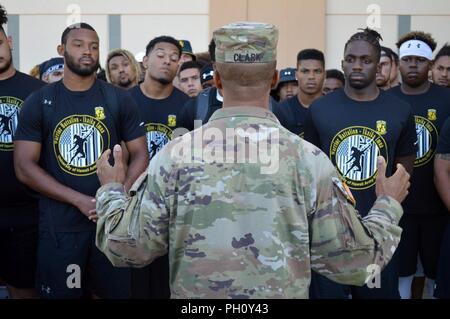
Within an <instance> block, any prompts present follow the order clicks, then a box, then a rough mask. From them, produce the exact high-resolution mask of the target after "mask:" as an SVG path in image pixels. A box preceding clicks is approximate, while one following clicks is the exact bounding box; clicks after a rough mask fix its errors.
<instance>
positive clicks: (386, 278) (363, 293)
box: [309, 252, 400, 299]
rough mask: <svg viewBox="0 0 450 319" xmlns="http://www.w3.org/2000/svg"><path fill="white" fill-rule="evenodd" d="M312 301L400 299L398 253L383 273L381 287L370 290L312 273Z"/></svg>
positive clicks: (365, 286) (380, 281)
mask: <svg viewBox="0 0 450 319" xmlns="http://www.w3.org/2000/svg"><path fill="white" fill-rule="evenodd" d="M309 295H310V299H349V296H350V295H351V296H352V299H400V293H399V291H398V253H397V252H396V253H395V254H394V256H393V257H392V259H391V260H390V261H389V263H388V264H387V265H386V267H385V268H384V269H383V270H382V271H381V276H380V280H379V287H373V288H369V287H368V286H367V285H364V286H362V287H358V286H347V285H341V284H338V283H336V282H334V281H332V280H330V279H328V278H326V277H325V276H322V275H319V274H318V273H316V272H314V271H312V272H311V286H310V288H309Z"/></svg>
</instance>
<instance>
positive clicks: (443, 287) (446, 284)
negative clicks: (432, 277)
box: [434, 223, 450, 299]
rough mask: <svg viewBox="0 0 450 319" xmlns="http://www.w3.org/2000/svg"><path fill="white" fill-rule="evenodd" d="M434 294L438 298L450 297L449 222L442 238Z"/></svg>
mask: <svg viewBox="0 0 450 319" xmlns="http://www.w3.org/2000/svg"><path fill="white" fill-rule="evenodd" d="M434 296H435V297H436V298H439V299H450V223H448V224H447V229H446V230H445V234H444V238H443V239H442V245H441V255H440V256H439V265H438V272H437V277H436V291H435V293H434Z"/></svg>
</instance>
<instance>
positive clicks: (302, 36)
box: [1, 0, 450, 72]
mask: <svg viewBox="0 0 450 319" xmlns="http://www.w3.org/2000/svg"><path fill="white" fill-rule="evenodd" d="M1 3H2V5H3V6H5V7H6V9H7V11H8V13H9V14H10V15H17V17H18V21H19V22H18V24H17V25H18V28H19V34H18V39H13V40H16V43H15V45H16V46H15V51H14V54H15V56H17V58H16V65H19V69H20V70H22V71H24V72H28V71H29V70H30V69H31V68H32V66H33V65H35V64H37V63H40V62H42V61H44V60H46V59H48V58H50V57H53V56H56V55H57V53H56V46H57V45H58V44H59V42H60V36H61V33H62V31H63V30H64V28H65V27H66V26H67V25H68V24H71V23H73V22H76V18H77V17H78V16H77V10H79V13H80V17H79V18H80V19H81V20H83V21H86V22H88V23H90V24H92V25H93V26H94V28H96V29H97V31H98V33H99V36H100V41H101V47H100V51H101V52H100V54H101V63H102V65H103V64H104V59H105V58H106V54H107V52H108V50H110V49H113V48H115V47H116V46H117V43H119V44H120V46H121V47H123V48H127V49H129V50H130V51H131V52H133V53H134V54H138V53H141V54H142V53H143V52H144V51H145V46H146V45H147V43H148V41H149V40H150V39H152V38H153V37H155V36H157V35H162V34H166V35H171V36H174V37H176V38H183V39H188V40H190V41H191V43H192V46H193V49H194V51H195V52H201V51H206V50H207V47H208V43H209V41H210V39H211V36H212V32H213V30H215V29H216V28H218V27H220V26H222V25H224V24H226V23H229V22H234V21H243V20H252V21H260V22H268V23H273V24H275V25H277V27H278V28H279V30H280V38H279V44H278V67H279V68H284V67H287V66H295V64H296V55H297V53H298V51H300V50H301V49H305V48H311V47H314V48H318V49H321V50H324V51H325V53H326V58H327V68H332V67H333V68H339V67H340V63H341V62H340V61H341V60H342V55H343V49H344V44H345V42H346V41H347V40H348V38H349V37H350V36H351V35H352V34H353V33H354V32H356V31H357V28H360V27H365V26H366V25H367V21H368V18H369V17H370V18H373V11H370V10H368V9H373V8H374V7H373V5H376V6H377V7H376V8H378V9H379V10H380V19H379V21H380V25H379V26H378V27H379V28H377V29H378V30H379V31H380V32H381V34H382V36H383V38H384V40H385V41H384V42H383V44H384V45H386V46H389V47H394V43H395V42H396V41H397V39H398V37H399V30H410V29H421V30H425V31H428V32H431V33H432V34H433V35H434V36H435V38H436V39H437V41H438V42H439V47H440V46H442V45H443V44H444V43H445V42H446V41H448V42H450V37H449V36H448V26H449V25H450V0H395V1H391V0H225V1H224V0H191V1H186V0H171V1H160V0H131V1H128V2H123V0H120V1H119V0H76V1H74V0H3V1H2V2H1ZM73 3H76V5H75V6H73V5H72V4H73ZM371 6H372V7H371ZM112 15H116V17H118V19H115V20H114V19H111V17H112ZM400 16H402V17H401V18H399V17H400ZM111 21H115V22H114V23H117V21H119V25H118V26H117V25H116V28H115V29H117V30H120V34H111V33H110V31H109V30H110V27H111V26H110V23H112V22H111ZM374 21H375V22H377V21H376V19H375V20H373V19H369V24H371V23H372V22H374ZM117 41H119V42H117Z"/></svg>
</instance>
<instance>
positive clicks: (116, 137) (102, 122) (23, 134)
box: [15, 80, 144, 231]
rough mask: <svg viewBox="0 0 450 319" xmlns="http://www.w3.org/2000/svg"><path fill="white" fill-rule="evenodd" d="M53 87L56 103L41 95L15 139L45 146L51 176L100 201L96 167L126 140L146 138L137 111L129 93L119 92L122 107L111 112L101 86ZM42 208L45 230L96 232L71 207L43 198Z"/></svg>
mask: <svg viewBox="0 0 450 319" xmlns="http://www.w3.org/2000/svg"><path fill="white" fill-rule="evenodd" d="M53 85H55V87H54V89H55V91H54V92H55V93H56V96H55V97H52V98H51V99H49V100H47V99H45V101H44V102H43V101H42V100H43V93H42V90H40V91H37V92H36V93H34V94H32V95H31V96H30V97H29V98H28V99H27V100H26V101H25V104H24V107H23V109H22V112H21V114H20V123H19V127H18V129H17V133H16V137H15V139H16V140H26V141H33V142H38V143H41V144H42V149H41V160H40V163H41V166H42V167H43V168H44V170H45V171H47V172H48V173H49V174H50V175H51V176H53V177H54V178H55V179H56V180H57V181H58V182H60V183H61V184H64V185H66V186H68V187H70V188H72V189H74V190H76V191H78V192H80V193H83V194H85V195H89V196H95V193H96V191H97V189H98V188H99V187H100V183H99V180H98V177H97V174H96V162H97V160H98V158H99V157H100V156H101V154H102V153H103V152H104V151H106V150H107V149H111V148H112V147H113V146H114V145H115V144H118V143H120V141H121V140H123V141H125V142H128V141H132V140H134V139H136V138H138V137H140V136H143V135H144V132H143V130H142V127H141V126H140V123H141V120H140V117H139V112H138V110H137V106H136V104H135V103H134V101H133V99H132V98H131V96H130V95H129V94H128V93H127V92H126V91H124V90H122V89H118V88H114V90H116V96H117V99H118V107H117V108H116V109H114V107H112V106H108V105H107V103H106V97H104V96H103V93H102V91H101V88H100V83H99V80H96V81H95V83H94V85H93V86H92V87H91V88H90V89H89V90H87V91H83V92H74V91H70V90H68V89H67V88H66V87H65V86H64V84H63V83H62V81H60V82H58V83H56V84H53ZM107 85H110V84H107ZM44 108H49V110H44ZM116 113H117V114H116ZM39 208H40V212H41V214H40V227H41V229H49V228H54V229H55V230H56V231H83V230H89V229H93V228H95V224H93V223H92V222H91V221H89V220H88V219H87V218H86V217H85V216H84V215H83V214H82V213H81V212H80V211H78V209H76V208H75V207H73V206H71V205H68V204H66V203H62V202H58V201H55V200H52V199H50V198H46V197H43V198H42V199H41V200H40V202H39Z"/></svg>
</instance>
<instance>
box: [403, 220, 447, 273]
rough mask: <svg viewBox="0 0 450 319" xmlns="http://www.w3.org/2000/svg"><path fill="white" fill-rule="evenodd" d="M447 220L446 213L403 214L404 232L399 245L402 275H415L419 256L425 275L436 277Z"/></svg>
mask: <svg viewBox="0 0 450 319" xmlns="http://www.w3.org/2000/svg"><path fill="white" fill-rule="evenodd" d="M447 221H448V217H447V216H446V215H408V214H405V215H403V217H402V219H401V220H400V227H402V228H403V233H402V239H401V241H400V245H399V247H398V249H399V254H400V276H401V277H409V276H413V275H414V274H415V273H416V271H417V256H419V257H420V261H421V262H422V266H423V272H424V274H425V276H426V277H427V278H430V279H435V278H436V272H437V265H438V260H439V254H440V249H441V242H442V237H443V236H444V231H445V227H446V225H447Z"/></svg>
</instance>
